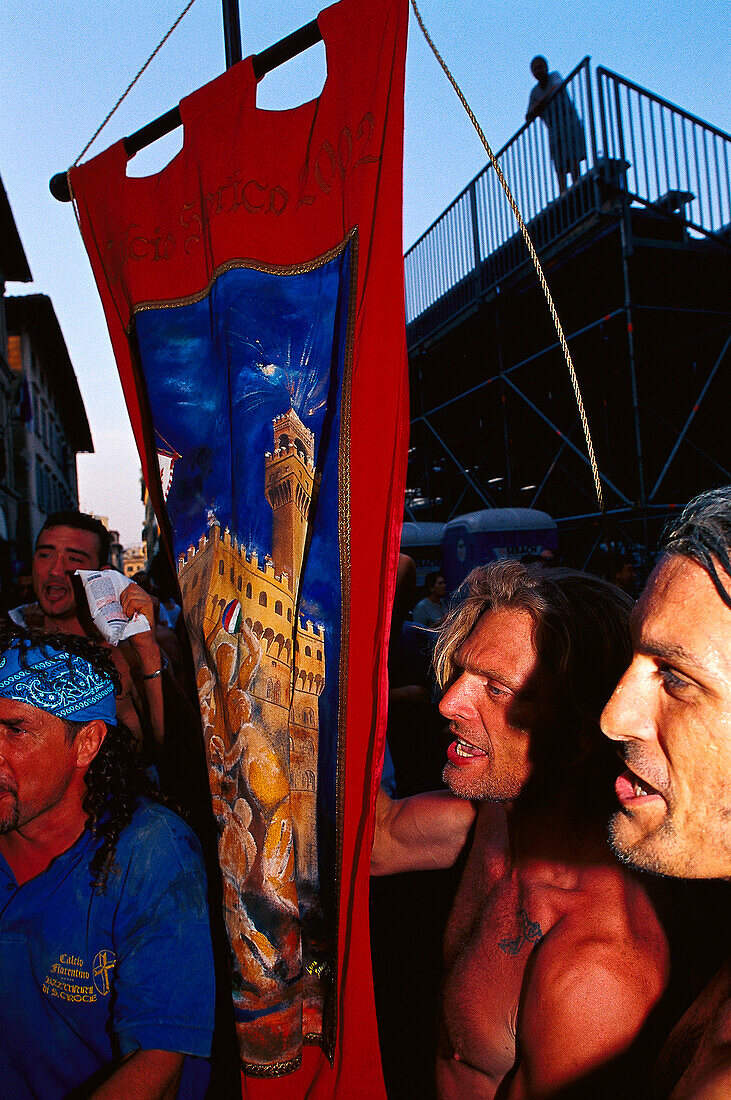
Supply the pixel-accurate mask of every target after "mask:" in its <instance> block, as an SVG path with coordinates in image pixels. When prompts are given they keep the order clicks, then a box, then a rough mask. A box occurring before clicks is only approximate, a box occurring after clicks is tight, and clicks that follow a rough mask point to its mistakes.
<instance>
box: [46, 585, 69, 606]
mask: <svg viewBox="0 0 731 1100" xmlns="http://www.w3.org/2000/svg"><path fill="white" fill-rule="evenodd" d="M43 592H44V595H45V597H46V599H48V600H50V601H51V602H52V603H55V602H56V601H57V600H63V599H65V598H66V597H67V596H68V594H69V590H68V588H67V587H66V585H65V584H44V586H43Z"/></svg>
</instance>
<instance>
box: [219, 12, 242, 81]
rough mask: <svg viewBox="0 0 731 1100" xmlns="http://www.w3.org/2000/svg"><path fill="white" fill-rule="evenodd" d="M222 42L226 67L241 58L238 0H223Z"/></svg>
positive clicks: (228, 67)
mask: <svg viewBox="0 0 731 1100" xmlns="http://www.w3.org/2000/svg"><path fill="white" fill-rule="evenodd" d="M223 42H224V46H225V48H226V68H227V69H230V68H231V67H232V66H233V65H236V64H238V62H239V61H240V60H241V23H240V22H239V0H223Z"/></svg>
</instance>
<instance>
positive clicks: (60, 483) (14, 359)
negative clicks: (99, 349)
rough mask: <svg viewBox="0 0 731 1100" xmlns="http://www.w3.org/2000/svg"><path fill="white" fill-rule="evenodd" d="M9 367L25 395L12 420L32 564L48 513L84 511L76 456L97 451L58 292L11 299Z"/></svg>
mask: <svg viewBox="0 0 731 1100" xmlns="http://www.w3.org/2000/svg"><path fill="white" fill-rule="evenodd" d="M5 307H6V317H7V325H8V355H7V359H8V366H9V368H10V371H11V374H12V376H13V380H14V382H13V384H14V388H15V392H16V394H17V413H16V415H15V417H14V419H13V424H12V447H13V481H14V488H15V491H16V492H17V494H18V502H17V531H16V548H17V549H16V553H17V557H18V559H19V561H23V560H24V561H26V562H29V561H30V559H31V557H32V554H33V547H34V545H35V540H36V538H37V537H38V534H39V532H40V530H41V527H42V526H43V522H44V520H45V518H46V516H47V515H49V514H50V513H51V512H56V511H59V510H60V509H62V508H72V509H78V506H79V491H78V482H77V475H76V455H77V454H78V453H79V452H80V451H83V452H91V451H93V450H94V445H93V443H92V440H91V433H90V431H89V423H88V421H87V418H86V411H85V409H84V403H83V400H82V398H81V394H80V392H79V387H78V383H77V381H76V375H75V373H74V369H73V367H72V365H71V360H70V359H69V354H68V350H67V348H66V342H65V340H64V338H63V334H62V332H61V328H60V326H59V323H58V319H57V317H56V313H55V310H54V308H53V305H52V303H51V300H50V298H48V297H47V296H46V295H45V294H29V295H26V296H25V297H18V298H16V297H8V298H6V299H5Z"/></svg>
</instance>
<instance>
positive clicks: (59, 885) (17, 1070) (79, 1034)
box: [0, 799, 214, 1100]
mask: <svg viewBox="0 0 731 1100" xmlns="http://www.w3.org/2000/svg"><path fill="white" fill-rule="evenodd" d="M95 844H96V842H95V841H94V840H93V839H92V837H91V835H90V834H89V833H88V832H84V833H83V835H82V836H81V837H80V838H79V839H78V840H77V842H76V843H75V844H74V845H73V846H72V847H71V848H69V850H68V851H67V852H64V853H63V854H62V855H60V856H58V857H57V858H56V859H54V860H53V862H52V863H51V865H50V866H49V867H48V868H47V870H45V871H44V872H43V873H42V874H40V875H37V876H36V877H35V878H33V879H31V880H30V881H29V882H26V883H24V885H22V886H18V884H17V882H16V880H15V877H14V875H13V874H12V872H11V870H10V868H9V866H8V864H7V863H6V861H5V860H4V859H3V857H2V856H0V987H1V990H2V992H1V993H0V1092H1V1094H2V1096H3V1097H7V1098H8V1100H10V1098H12V1100H16V1098H17V1100H20V1098H26V1097H42V1098H43V1100H54V1098H56V1097H63V1096H65V1095H66V1094H67V1093H68V1092H69V1091H70V1090H71V1089H74V1088H76V1087H78V1086H79V1085H81V1084H82V1083H83V1082H85V1081H86V1080H87V1079H88V1078H89V1077H91V1075H92V1074H94V1073H96V1072H97V1071H98V1070H99V1069H100V1068H101V1067H102V1066H108V1065H109V1063H111V1062H114V1061H117V1060H119V1059H120V1058H123V1057H124V1056H125V1055H127V1054H130V1053H133V1052H134V1051H136V1050H167V1051H177V1052H180V1053H184V1054H187V1055H192V1056H193V1057H191V1058H186V1060H185V1069H184V1072H183V1082H182V1083H181V1089H180V1092H179V1094H178V1095H179V1096H186V1097H191V1098H192V1097H197V1096H202V1095H203V1092H204V1091H205V1087H206V1083H207V1079H208V1076H209V1067H208V1063H207V1062H205V1061H204V1059H206V1058H208V1056H209V1054H210V1048H211V1035H212V1031H213V1001H214V978H213V957H212V950H211V934H210V927H209V921H208V906H207V901H206V877H205V870H204V867H203V859H202V856H201V852H200V848H199V845H198V842H197V840H196V839H195V837H194V836H193V834H192V832H191V831H190V829H189V828H188V827H187V825H186V824H185V823H184V822H183V821H182V820H181V819H180V818H179V817H178V816H177V815H176V814H173V813H171V811H170V810H166V809H165V808H164V807H162V806H158V805H156V804H155V803H152V802H149V801H148V800H146V799H142V800H140V805H139V806H138V808H137V810H136V811H135V813H134V815H133V818H132V821H131V822H130V824H129V825H128V826H127V828H126V829H124V830H123V831H122V834H121V835H120V838H119V841H118V843H117V850H116V866H115V868H114V869H113V870H112V872H111V873H110V875H109V878H108V880H107V885H106V889H105V891H104V893H102V894H99V893H98V892H92V887H91V874H90V871H89V863H90V860H91V856H92V854H93V852H94V847H95Z"/></svg>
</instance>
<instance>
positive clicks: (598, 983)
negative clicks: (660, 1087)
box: [500, 933, 665, 1100]
mask: <svg viewBox="0 0 731 1100" xmlns="http://www.w3.org/2000/svg"><path fill="white" fill-rule="evenodd" d="M550 936H551V933H549V937H550ZM547 940H548V937H547ZM664 984H665V979H664V971H663V967H662V965H661V964H659V963H656V961H655V960H648V958H647V957H646V956H640V955H639V954H638V952H636V951H633V950H631V949H630V950H627V951H623V950H622V946H621V945H619V944H617V943H613V942H610V941H607V940H601V939H597V938H593V937H587V938H586V939H584V940H583V941H578V940H576V939H573V941H572V940H571V939H569V938H568V937H561V936H560V935H559V936H557V937H556V942H555V945H552V944H551V943H550V942H547V943H546V944H544V945H542V946H541V947H540V948H538V950H537V952H536V957H535V962H534V963H531V964H529V968H528V969H527V970H526V976H525V979H524V986H523V991H522V997H521V1007H520V1013H519V1018H518V1026H517V1036H516V1047H517V1050H518V1051H519V1056H518V1062H517V1065H516V1070H515V1074H514V1076H513V1078H512V1080H511V1081H510V1085H509V1087H508V1088H507V1090H506V1091H505V1092H504V1093H503V1092H501V1093H500V1096H501V1097H503V1096H504V1097H505V1100H541V1098H543V1097H555V1096H559V1095H560V1096H565V1097H574V1096H576V1097H579V1096H581V1097H583V1096H587V1095H592V1094H594V1091H596V1094H597V1095H602V1096H604V1095H608V1093H607V1092H606V1088H605V1081H604V1077H605V1076H606V1075H607V1074H609V1073H611V1072H612V1063H613V1061H614V1060H615V1059H617V1058H619V1057H620V1056H621V1055H622V1054H624V1053H625V1052H627V1051H628V1050H629V1048H630V1047H631V1046H632V1043H633V1042H634V1040H635V1039H636V1038H637V1036H638V1034H639V1032H640V1031H641V1029H642V1027H643V1025H644V1023H645V1021H646V1019H647V1017H648V1015H649V1013H650V1011H651V1009H652V1007H653V1006H654V1004H655V1003H656V1001H657V1000H658V999H659V997H660V995H661V994H662V991H663V988H664ZM623 1072H624V1073H626V1072H627V1071H626V1069H623ZM572 1086H573V1088H572ZM603 1088H604V1089H605V1091H602V1089H603Z"/></svg>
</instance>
